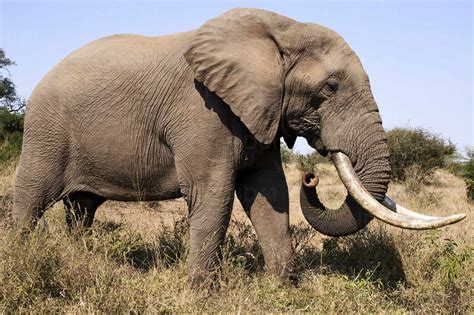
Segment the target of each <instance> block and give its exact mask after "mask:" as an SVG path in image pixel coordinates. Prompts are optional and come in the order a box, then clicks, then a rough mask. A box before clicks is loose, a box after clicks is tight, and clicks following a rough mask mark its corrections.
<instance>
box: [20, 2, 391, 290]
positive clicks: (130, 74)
mask: <svg viewBox="0 0 474 315" xmlns="http://www.w3.org/2000/svg"><path fill="white" fill-rule="evenodd" d="M282 136H283V137H284V138H285V140H286V141H287V143H289V144H290V145H292V143H293V142H294V139H295V138H296V136H303V137H305V138H306V139H307V140H308V143H309V144H310V145H311V146H313V147H314V148H316V149H318V150H319V151H320V152H323V153H324V152H325V151H341V152H343V153H345V154H346V155H347V156H349V157H350V158H351V161H352V162H353V165H354V168H355V170H356V172H357V174H358V176H359V178H360V179H361V181H362V182H363V183H364V185H365V187H366V188H367V189H368V190H369V192H370V193H372V195H374V196H375V197H376V198H377V199H381V198H383V196H384V195H385V192H386V189H387V185H388V175H389V172H390V167H389V163H388V150H387V145H386V140H385V134H384V131H383V128H382V124H381V119H380V115H379V113H378V109H377V106H376V104H375V101H374V99H373V97H372V93H371V90H370V85H369V80H368V77H367V74H366V73H365V71H364V69H363V68H362V65H361V63H360V61H359V59H358V58H357V56H356V55H355V53H354V52H353V51H352V50H351V49H350V48H349V46H348V45H347V44H346V43H345V42H344V40H343V39H342V38H341V37H340V36H339V35H338V34H337V33H335V32H333V31H331V30H329V29H327V28H324V27H322V26H320V25H316V24H309V23H299V22H297V21H294V20H291V19H289V18H286V17H283V16H280V15H277V14H274V13H271V12H267V11H263V10H254V9H235V10H231V11H229V12H227V13H225V14H223V15H222V16H219V17H217V18H215V19H212V20H210V21H208V22H207V23H206V24H204V25H203V26H202V27H201V28H200V29H198V30H195V31H190V32H186V33H179V34H173V35H169V36H161V37H144V36H136V35H116V36H111V37H107V38H103V39H100V40H97V41H94V42H92V43H90V44H88V45H86V46H85V47H82V48H80V49H79V50H77V51H75V52H74V53H72V54H71V55H69V56H68V57H66V58H65V59H64V60H63V61H61V62H60V63H59V64H58V65H57V66H56V67H54V68H53V69H52V70H51V71H50V72H49V73H48V74H47V75H46V76H45V77H44V78H43V80H42V81H41V82H40V83H39V84H38V86H37V87H36V89H35V91H34V92H33V94H32V96H31V98H30V101H29V108H28V112H27V115H26V120H25V134H24V144H23V152H22V155H21V160H20V165H19V168H18V173H17V177H16V182H15V192H14V207H13V216H14V218H16V219H17V221H19V222H23V223H26V224H29V225H30V226H34V223H35V222H36V221H37V220H38V219H39V218H40V217H41V215H42V213H43V212H44V211H45V210H46V209H47V208H48V207H49V206H51V205H52V204H53V203H54V202H56V201H59V200H64V202H65V204H66V209H67V213H68V215H67V220H68V222H69V223H71V222H72V219H71V218H72V217H74V216H75V217H78V218H80V219H82V221H83V222H84V224H85V225H86V226H90V225H91V224H92V221H93V216H94V213H95V211H96V209H97V207H98V206H100V204H102V203H103V202H104V201H105V200H121V201H135V200H166V199H171V198H178V197H181V196H183V197H184V198H185V199H186V201H187V203H188V206H189V220H190V225H191V232H190V234H191V236H190V237H191V249H190V257H189V268H190V276H191V279H192V280H193V281H195V282H199V280H201V279H202V277H204V276H206V274H207V273H208V272H209V271H210V270H213V269H214V268H215V266H216V265H217V263H218V257H219V246H220V245H221V244H222V242H223V239H224V236H225V233H226V229H227V226H228V224H229V218H230V214H231V210H232V204H233V201H234V200H233V199H234V192H235V191H236V192H237V196H238V198H239V200H240V201H241V203H242V205H243V207H244V209H245V210H246V212H247V214H248V215H249V217H250V219H251V221H252V224H253V226H254V227H255V230H256V232H257V234H258V237H259V239H260V242H261V246H262V248H263V253H264V257H265V261H266V268H267V270H268V271H269V272H273V273H276V274H279V275H282V276H288V275H289V274H290V273H291V259H292V258H291V257H292V247H291V244H290V238H289V221H288V191H287V185H286V182H285V177H284V174H283V170H282V166H281V161H280V155H279V138H280V137H282ZM307 214H308V213H307ZM346 214H347V211H346ZM308 215H309V216H311V213H309V214H308ZM308 215H307V216H306V217H307V218H309V217H308ZM312 215H313V216H315V217H314V219H315V220H318V219H320V220H322V221H321V222H322V223H320V224H322V225H323V228H325V227H331V226H337V224H341V223H340V222H335V221H334V220H325V219H324V218H323V217H321V218H319V217H318V214H317V212H313V214H312ZM358 216H366V214H364V213H363V210H360V211H358V212H354V215H353V216H347V215H346V217H347V218H345V217H344V218H345V219H344V218H343V217H341V218H340V220H349V221H348V222H343V223H344V224H343V225H347V224H349V225H350V224H352V227H350V228H349V230H345V231H343V232H344V233H342V234H350V233H353V232H355V231H357V230H358V229H360V228H361V227H362V226H360V224H358V220H359V218H358ZM369 221H370V220H369ZM364 222H365V221H364ZM354 224H355V226H354ZM365 224H366V223H365ZM349 232H350V233H349Z"/></svg>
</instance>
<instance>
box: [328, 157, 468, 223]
mask: <svg viewBox="0 0 474 315" xmlns="http://www.w3.org/2000/svg"><path fill="white" fill-rule="evenodd" d="M331 158H332V160H333V162H334V165H335V166H336V169H337V172H338V173H339V177H340V178H341V180H342V182H343V183H344V186H346V188H347V191H348V192H349V193H350V194H351V196H352V197H353V198H354V199H355V200H356V201H357V203H358V204H359V205H360V206H361V207H363V208H364V209H365V210H367V212H369V213H370V214H372V215H373V216H374V217H376V218H378V219H379V220H382V221H384V222H386V223H388V224H391V225H394V226H397V227H401V228H405V229H413V230H424V229H434V228H438V227H442V226H445V225H449V224H453V223H456V222H459V221H461V220H462V219H464V218H465V217H466V215H465V214H454V215H450V216H447V217H430V216H425V215H423V214H419V213H416V212H413V211H411V210H408V209H406V208H403V207H401V206H398V205H397V204H396V203H394V202H393V201H392V200H391V199H390V198H388V199H386V200H385V201H384V203H388V204H389V206H390V207H389V208H392V209H395V211H396V212H393V211H391V209H389V208H387V207H385V206H384V205H382V204H380V203H379V202H378V201H377V200H376V199H375V198H374V197H373V196H372V195H371V194H370V193H369V192H368V191H367V190H366V189H365V187H364V186H363V185H362V183H361V182H360V180H359V179H358V178H357V175H356V173H355V172H354V169H353V167H352V164H351V161H350V160H349V158H348V157H347V156H346V155H345V154H344V153H341V152H333V153H332V154H331Z"/></svg>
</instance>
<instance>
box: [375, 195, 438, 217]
mask: <svg viewBox="0 0 474 315" xmlns="http://www.w3.org/2000/svg"><path fill="white" fill-rule="evenodd" d="M382 204H383V205H384V206H385V207H387V208H389V209H390V210H392V211H394V212H396V213H398V214H401V215H406V216H407V217H412V218H415V219H421V220H433V219H440V218H442V217H436V216H431V215H424V214H421V213H418V212H415V211H412V210H410V209H407V208H405V207H403V206H401V205H399V204H398V203H396V202H395V201H393V200H392V199H391V198H389V197H388V196H385V198H384V200H383V201H382Z"/></svg>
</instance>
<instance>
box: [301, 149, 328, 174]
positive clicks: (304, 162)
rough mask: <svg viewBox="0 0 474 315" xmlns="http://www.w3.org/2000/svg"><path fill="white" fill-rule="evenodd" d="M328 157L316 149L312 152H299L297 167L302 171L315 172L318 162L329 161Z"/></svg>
mask: <svg viewBox="0 0 474 315" xmlns="http://www.w3.org/2000/svg"><path fill="white" fill-rule="evenodd" d="M328 161H329V160H328V159H327V158H325V157H323V156H322V155H320V154H319V153H318V152H316V151H314V152H313V153H310V154H298V155H297V156H296V167H297V168H298V169H299V170H300V171H302V172H313V171H314V167H315V166H316V164H319V163H328Z"/></svg>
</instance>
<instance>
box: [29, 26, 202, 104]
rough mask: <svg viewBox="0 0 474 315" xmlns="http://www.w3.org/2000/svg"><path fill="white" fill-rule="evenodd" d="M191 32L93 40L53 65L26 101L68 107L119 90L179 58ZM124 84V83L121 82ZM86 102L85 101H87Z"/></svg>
mask: <svg viewBox="0 0 474 315" xmlns="http://www.w3.org/2000/svg"><path fill="white" fill-rule="evenodd" d="M193 34H194V32H186V33H177V34H172V35H167V36H158V37H149V36H141V35H132V34H119V35H112V36H108V37H104V38H101V39H98V40H95V41H92V42H90V43H88V44H86V45H85V46H83V47H81V48H79V49H77V50H76V51H74V52H72V53H71V54H69V55H68V56H66V57H65V58H64V59H63V60H61V61H60V62H59V63H58V64H57V65H55V66H54V67H53V68H52V69H51V70H50V71H49V72H48V73H47V74H46V75H45V76H44V77H43V78H42V79H41V81H40V82H39V83H38V85H37V86H36V88H35V89H34V91H33V93H32V94H31V97H30V100H29V109H30V110H35V108H36V107H56V113H57V109H58V108H57V107H68V106H75V105H76V104H78V103H81V102H82V103H83V99H84V98H87V97H94V96H96V94H98V93H100V94H103V93H104V92H105V91H106V90H113V89H119V88H120V87H123V85H124V84H127V83H138V82H137V81H135V82H129V81H132V80H133V79H134V78H135V79H136V78H138V77H141V76H142V75H143V74H144V73H145V72H150V71H151V70H153V69H156V67H157V66H158V65H162V64H165V63H166V62H167V59H169V58H170V56H172V57H173V58H175V57H181V56H179V55H180V54H181V53H180V51H182V50H184V49H185V48H186V46H187V43H188V42H189V40H190V39H191V37H192V36H193ZM124 81H125V82H124ZM86 103H87V102H86Z"/></svg>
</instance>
